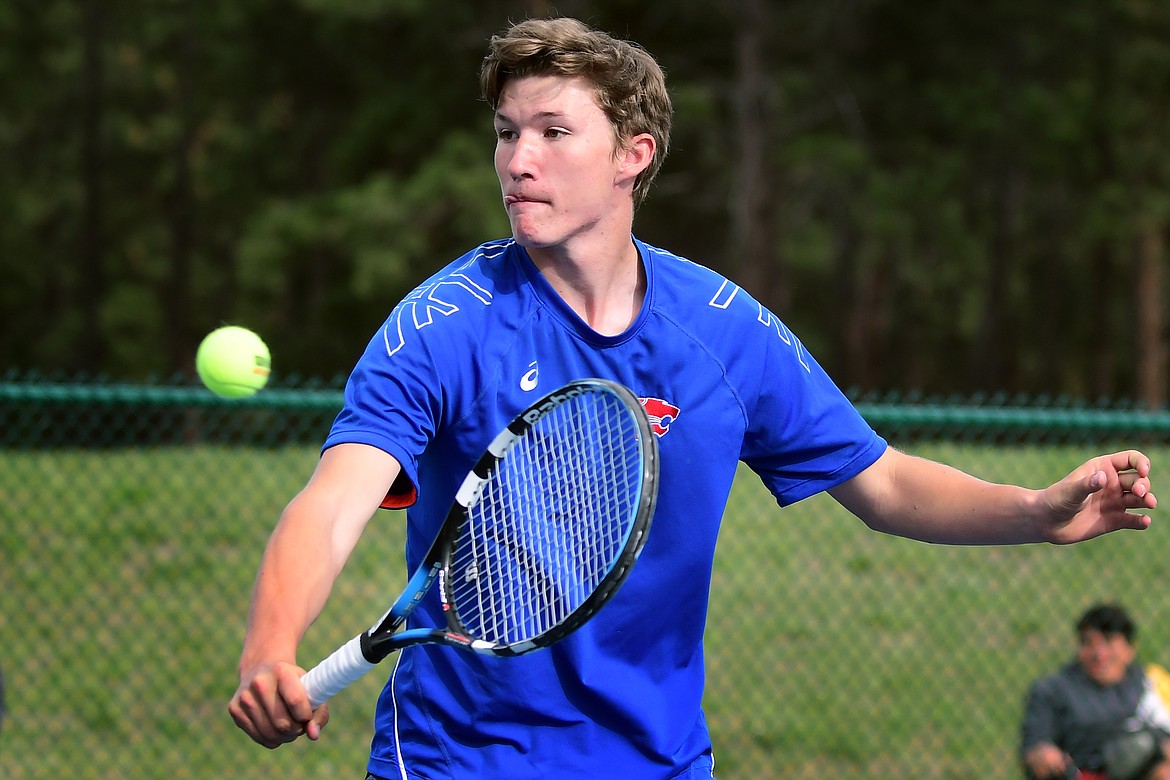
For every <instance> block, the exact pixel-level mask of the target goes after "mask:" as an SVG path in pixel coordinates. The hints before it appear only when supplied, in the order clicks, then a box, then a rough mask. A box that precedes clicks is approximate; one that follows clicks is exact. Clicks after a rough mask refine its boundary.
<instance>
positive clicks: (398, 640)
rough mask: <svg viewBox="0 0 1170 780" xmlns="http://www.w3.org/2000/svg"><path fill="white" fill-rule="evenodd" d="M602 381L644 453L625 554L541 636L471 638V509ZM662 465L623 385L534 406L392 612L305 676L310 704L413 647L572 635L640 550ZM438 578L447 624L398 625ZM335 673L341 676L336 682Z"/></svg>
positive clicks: (490, 452) (462, 495) (500, 652)
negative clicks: (464, 612)
mask: <svg viewBox="0 0 1170 780" xmlns="http://www.w3.org/2000/svg"><path fill="white" fill-rule="evenodd" d="M599 386H600V387H601V388H602V389H603V391H605V392H609V393H611V394H613V395H615V396H617V397H618V398H620V399H621V400H622V401H623V403H624V404H625V406H626V407H627V408H628V409H630V411H631V412H632V414H633V418H634V420H635V424H636V427H637V432H638V441H639V445H640V451H641V461H642V463H641V466H642V474H641V480H642V489H641V492H640V495H639V502H638V506H637V509H636V510H635V511H634V515H635V516H634V520H633V522H631V523H630V525H629V527H628V529H627V533H626V538H625V540H624V543H623V546H622V550H621V552H620V553H619V554H618V556H617V558H616V560H615V562H614V564H613V566H612V567H611V568H610V570H609V572H608V573H607V574H606V575H605V576H604V577H603V578H602V580H601V582H600V583H599V584H598V585H597V587H596V588H595V589H594V591H593V592H592V594H590V596H588V597H587V598H586V599H585V600H584V601H583V602H582V603H581V604H580V605H578V606H577V608H576V609H574V610H573V611H572V612H571V613H569V614H568V615H566V616H565V617H564V618H563V619H562V620H560V621H559V622H558V623H557V624H556V625H554V626H552V627H550V628H548V629H547V630H545V631H544V632H542V633H541V634H540V635H538V636H537V637H535V638H532V639H527V640H524V641H520V642H513V643H500V642H492V641H488V640H485V639H480V638H476V637H474V636H471V635H470V633H469V632H468V630H467V628H466V627H465V626H464V625H463V624H462V622H460V620H459V615H458V605H457V604H456V603H455V602H454V598H453V595H452V592H451V587H450V582H449V579H450V577H449V570H450V566H451V561H452V556H453V554H454V549H455V544H456V542H457V540H458V539H459V534H460V531H461V530H462V528H463V525H464V523H466V522H467V520H468V514H469V512H470V510H471V509H472V508H474V507H475V505H476V504H477V503H478V501H479V498H480V493H481V489H482V487H483V485H484V484H485V483H486V482H487V480H488V479H489V478H490V477H491V475H492V474H493V472H494V470H495V468H496V466H497V464H498V463H499V462H500V461H501V460H502V459H503V458H504V457H505V456H506V455H507V453H508V451H509V449H511V447H512V445H513V444H514V443H515V442H516V441H518V440H519V439H521V438H522V437H523V436H524V435H525V434H526V433H527V432H528V431H529V430H531V429H532V428H533V427H535V426H536V425H537V424H538V423H539V422H540V420H541V419H543V418H544V417H545V416H546V415H547V414H549V413H551V412H552V411H553V410H555V409H557V408H559V407H560V406H561V405H563V404H564V403H566V402H568V401H570V400H571V399H572V398H574V397H576V396H578V395H582V394H585V393H591V392H597V390H598V387H599ZM658 470H659V456H658V441H657V436H656V435H655V434H654V432H653V430H652V429H651V427H650V421H649V418H648V417H647V415H646V412H645V410H644V409H643V407H642V405H641V402H640V401H639V400H638V398H637V397H636V396H635V395H634V394H633V393H632V392H631V391H630V390H629V389H627V388H626V387H625V386H623V385H621V384H619V383H617V382H613V381H610V380H607V379H579V380H575V381H573V382H570V383H568V384H567V385H565V386H563V387H561V388H558V389H557V390H554V391H553V392H551V393H549V394H547V395H545V396H544V397H542V398H541V399H539V400H538V401H536V402H535V403H533V404H531V405H530V406H529V407H528V408H527V409H525V410H524V411H522V412H521V413H520V414H518V415H517V416H516V417H515V418H514V419H513V420H512V422H511V423H509V424H508V425H507V426H506V427H505V428H504V430H502V431H501V432H500V433H499V434H498V435H497V436H496V437H495V438H494V439H493V440H492V442H491V443H490V444H489V445H488V447H487V450H486V451H485V452H484V454H483V455H482V456H481V457H480V459H479V460H478V461H477V462H476V464H475V466H474V467H473V468H472V469H471V471H469V472H468V474H467V476H466V477H465V478H464V480H463V482H462V483H461V485H460V487H459V489H458V490H457V491H456V494H455V500H454V503H453V504H452V506H451V509H450V511H449V512H448V513H447V517H446V519H445V520H444V521H443V526H442V528H441V529H440V531H439V533H438V535H437V536H436V537H435V540H434V541H433V542H432V544H431V547H430V549H429V550H428V551H427V553H426V555H424V556H423V559H422V561H421V563H420V564H419V566H418V568H416V569H415V571H414V573H413V574H412V575H411V577H410V580H409V581H408V583H407V586H406V588H405V589H404V590H403V592H402V594H401V595H400V596H399V597H398V598H397V599H396V600H395V602H394V604H393V605H392V606H391V607H390V609H389V610H387V611H386V612H385V613H384V614H383V615H382V616H381V617H380V618H379V619H378V621H377V622H376V623H375V624H374V625H373V626H371V627H370V628H369V629H367V630H366V631H364V632H362V633H361V634H359V635H358V636H356V637H354V638H353V639H351V640H350V641H349V642H347V643H346V644H345V645H343V646H342V647H340V648H338V649H337V650H336V651H335V652H334V653H333V655H331V656H330V657H329V658H327V659H326V660H325V661H322V662H321V663H320V664H318V665H317V667H315V668H314V669H313V670H311V671H310V672H308V673H307V674H306V675H305V677H304V678H302V681H303V682H305V684H306V688H307V689H309V690H310V699H311V700H312V703H313V706H314V707H316V706H318V705H319V704H321V703H322V702H324V701H326V700H328V699H329V698H331V697H332V696H333V695H335V694H336V693H337V692H339V691H340V690H341V689H342V688H344V687H345V686H346V685H348V684H349V683H350V682H352V681H353V680H354V679H357V677H360V676H361V675H362V674H365V672H366V671H368V670H369V669H371V668H373V666H374V665H375V664H377V663H378V662H379V661H382V660H383V659H384V658H386V657H387V656H388V655H390V654H391V653H393V652H394V651H396V650H401V649H403V648H406V647H410V646H412V645H419V644H439V645H448V646H452V647H459V648H463V649H465V650H471V651H473V652H477V653H481V654H486V655H495V656H504V657H511V656H518V655H523V654H524V653H528V652H531V651H533V650H537V649H539V648H541V647H547V646H548V645H551V644H553V643H555V642H558V641H560V640H561V639H564V638H565V637H566V636H568V635H569V634H571V633H573V632H574V631H575V630H577V629H578V628H580V627H581V626H582V625H584V624H585V623H586V622H587V621H588V620H589V619H590V618H592V617H593V615H595V614H596V613H597V611H598V610H600V609H601V608H602V607H603V606H604V605H605V604H606V603H607V602H608V601H609V600H610V599H611V598H612V597H613V595H614V594H615V593H616V592H617V590H618V588H619V587H620V586H621V585H622V583H623V582H625V580H626V578H627V577H628V576H629V574H630V571H631V569H632V567H633V565H634V562H635V561H636V560H637V558H638V556H639V555H640V554H641V552H642V549H643V547H644V545H645V543H646V538H647V534H648V533H649V530H650V524H651V521H652V520H653V517H654V509H655V507H656V505H657V500H658ZM436 579H437V580H438V581H439V597H440V600H441V603H442V605H443V613H444V616H445V618H446V623H447V625H446V626H445V627H442V628H439V627H429V628H414V629H407V630H401V629H402V626H403V625H404V624H405V622H406V620H407V618H408V617H409V616H410V614H411V613H412V612H414V610H415V609H416V608H417V607H418V605H419V604H420V603H421V602H422V600H423V598H424V597H425V595H426V593H427V592H428V591H429V590H430V589H431V587H432V585H434V583H435V580H436ZM335 657H336V658H335ZM335 661H339V662H341V663H344V664H346V665H347V666H349V667H350V668H351V669H352V671H351V672H348V673H346V674H345V675H340V674H332V673H330V672H329V671H328V667H329V666H330V665H333V664H334V662H335ZM359 667H360V671H359V670H358V668H359ZM334 677H336V678H337V679H332V678H334Z"/></svg>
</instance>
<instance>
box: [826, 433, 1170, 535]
mask: <svg viewBox="0 0 1170 780" xmlns="http://www.w3.org/2000/svg"><path fill="white" fill-rule="evenodd" d="M1149 474H1150V460H1149V458H1147V457H1146V456H1145V455H1143V454H1142V453H1140V452H1138V451H1136V450H1127V451H1123V452H1116V453H1113V454H1111V455H1101V456H1098V457H1095V458H1091V459H1090V460H1088V461H1086V462H1085V463H1083V464H1082V465H1081V466H1080V467H1078V468H1077V469H1076V470H1074V471H1073V472H1071V473H1070V474H1069V475H1068V476H1066V477H1064V478H1063V479H1061V480H1059V481H1057V482H1055V483H1053V484H1052V485H1049V486H1048V487H1046V488H1042V489H1031V488H1025V487H1022V486H1019V485H1011V484H999V483H993V482H987V481H985V480H982V479H979V478H977V477H974V476H971V475H970V474H967V473H965V472H963V471H960V470H958V469H956V468H953V467H951V466H947V465H945V464H942V463H938V462H936V461H932V460H927V459H924V458H919V457H915V456H912V455H908V454H906V453H903V452H899V451H898V450H896V449H894V448H893V447H889V448H887V449H886V451H885V453H884V454H883V455H882V456H881V457H880V458H878V459H877V461H875V462H874V463H873V464H872V465H871V466H870V467H869V468H867V469H865V470H864V471H862V472H861V473H860V474H858V475H857V476H855V477H853V478H852V479H850V480H848V481H846V482H843V483H842V484H840V485H838V486H837V487H835V488H832V489H831V490H830V491H829V492H830V494H831V495H832V496H833V498H835V499H836V500H837V501H838V502H840V503H841V504H842V505H843V506H844V507H845V508H846V509H848V510H849V511H851V512H852V513H853V514H855V515H857V516H858V517H859V518H861V519H862V520H863V521H864V522H865V523H866V525H868V526H869V527H870V528H873V529H874V530H876V531H881V532H883V533H889V534H894V535H897V536H905V537H907V538H911V539H918V540H920V541H925V542H933V543H938V544H1024V543H1030V542H1051V543H1054V544H1070V543H1072V542H1079V541H1082V540H1085V539H1091V538H1093V537H1096V536H1100V535H1101V534H1105V533H1109V532H1110V531H1116V530H1120V529H1125V528H1128V529H1136V530H1141V529H1144V528H1147V527H1148V526H1149V524H1150V518H1149V517H1148V516H1147V515H1145V514H1142V512H1141V510H1149V509H1153V508H1154V507H1156V506H1157V504H1158V501H1157V498H1156V497H1155V496H1154V494H1153V492H1152V491H1151V487H1150V478H1149Z"/></svg>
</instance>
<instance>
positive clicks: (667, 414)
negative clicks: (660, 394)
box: [638, 398, 681, 438]
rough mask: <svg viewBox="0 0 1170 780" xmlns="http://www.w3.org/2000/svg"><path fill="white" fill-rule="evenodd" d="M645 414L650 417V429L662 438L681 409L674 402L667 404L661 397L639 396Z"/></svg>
mask: <svg viewBox="0 0 1170 780" xmlns="http://www.w3.org/2000/svg"><path fill="white" fill-rule="evenodd" d="M638 400H639V401H640V402H641V403H642V408H643V409H645V410H646V416H647V417H649V418H650V430H652V431H654V433H655V435H657V436H658V437H659V438H662V437H663V436H665V435H666V433H667V431H669V430H670V424H671V423H673V422H674V421H675V420H677V419H678V415H679V412H680V411H681V410H680V409H679V408H678V407H677V406H675V405H674V404H668V403H667V402H666V401H663V400H662V399H661V398H639V399H638Z"/></svg>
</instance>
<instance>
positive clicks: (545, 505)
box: [451, 393, 643, 644]
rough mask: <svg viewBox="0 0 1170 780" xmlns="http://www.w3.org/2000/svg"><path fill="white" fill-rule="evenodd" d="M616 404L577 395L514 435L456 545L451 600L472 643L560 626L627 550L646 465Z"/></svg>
mask: <svg viewBox="0 0 1170 780" xmlns="http://www.w3.org/2000/svg"><path fill="white" fill-rule="evenodd" d="M638 435H639V434H638V427H637V424H636V421H635V420H634V418H633V415H632V414H631V413H630V411H629V410H628V409H627V407H626V406H625V404H624V402H622V401H621V400H620V399H619V398H617V397H615V396H612V395H611V394H609V393H592V394H588V395H584V396H580V397H578V398H576V399H574V400H573V401H572V402H569V403H566V404H564V405H562V406H560V407H558V408H557V409H554V410H553V411H552V412H550V413H548V414H546V415H545V416H544V417H543V418H541V420H540V421H539V422H538V423H537V424H536V425H535V426H533V427H532V428H531V429H530V430H529V431H528V432H527V433H526V434H524V435H522V436H520V437H519V438H518V439H517V440H516V441H515V442H514V443H513V444H512V446H511V448H510V450H509V452H508V453H507V455H506V456H505V457H504V458H503V459H502V460H501V461H500V462H499V463H498V467H497V469H496V470H495V472H494V473H492V474H491V475H490V476H489V478H488V479H487V481H486V482H485V484H484V485H483V487H482V489H481V492H480V496H479V500H478V502H477V503H476V504H475V505H474V506H472V507H470V508H469V512H468V521H467V522H466V523H465V525H464V528H463V530H462V532H461V537H460V539H459V540H458V542H457V543H456V546H455V554H454V558H453V561H452V567H451V573H452V585H451V592H452V601H453V603H454V606H455V609H456V610H457V613H458V616H459V619H460V622H461V623H462V624H463V625H464V627H465V628H466V629H467V631H468V633H469V634H470V635H472V636H474V637H476V638H480V639H485V640H487V641H491V642H495V643H499V644H513V643H517V642H524V641H529V640H532V639H534V638H536V637H538V636H540V635H542V634H545V633H547V632H548V631H550V630H552V629H554V628H556V627H557V626H559V625H561V624H562V623H564V622H565V620H567V619H568V618H569V617H570V616H571V615H572V614H573V613H574V612H575V611H576V610H577V609H578V608H579V607H581V606H582V604H584V603H585V601H586V600H588V598H589V597H590V596H591V595H592V594H593V592H594V591H595V590H596V589H597V588H598V586H599V585H600V584H601V583H602V581H603V580H604V579H605V578H606V576H607V575H608V574H609V573H610V571H611V570H612V569H613V567H614V565H615V564H616V563H617V561H618V560H619V558H620V556H621V553H622V551H623V550H624V549H625V545H626V541H627V536H628V533H629V523H630V521H631V519H632V518H633V517H634V515H635V514H636V512H637V502H638V497H639V494H640V485H641V477H642V471H643V464H642V459H641V444H640V443H639V439H638Z"/></svg>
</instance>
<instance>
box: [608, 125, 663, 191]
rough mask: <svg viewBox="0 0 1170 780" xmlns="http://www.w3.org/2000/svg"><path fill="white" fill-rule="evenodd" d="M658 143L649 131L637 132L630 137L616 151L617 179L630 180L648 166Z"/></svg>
mask: <svg viewBox="0 0 1170 780" xmlns="http://www.w3.org/2000/svg"><path fill="white" fill-rule="evenodd" d="M657 148H658V144H656V143H655V142H654V136H652V135H650V134H649V133H639V134H638V135H636V136H634V137H633V138H631V139H630V140H629V141H628V142H627V143H626V145H625V148H624V149H622V150H621V151H620V152H618V162H619V166H618V175H617V178H618V181H619V182H622V181H632V180H634V179H636V178H638V174H640V173H641V172H642V171H644V170H646V168H647V167H649V165H650V163H651V161H653V159H654V152H655V150H656V149H657Z"/></svg>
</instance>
